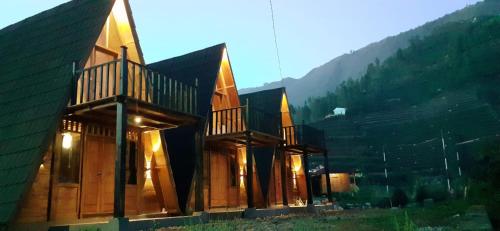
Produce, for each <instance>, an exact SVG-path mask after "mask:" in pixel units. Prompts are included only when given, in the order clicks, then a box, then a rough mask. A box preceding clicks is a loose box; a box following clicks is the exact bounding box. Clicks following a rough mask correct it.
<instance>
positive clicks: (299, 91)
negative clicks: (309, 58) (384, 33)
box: [240, 0, 500, 106]
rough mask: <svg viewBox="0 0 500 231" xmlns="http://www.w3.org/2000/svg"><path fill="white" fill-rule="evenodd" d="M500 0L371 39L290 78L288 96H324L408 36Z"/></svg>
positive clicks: (297, 101) (490, 10)
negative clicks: (360, 46)
mask: <svg viewBox="0 0 500 231" xmlns="http://www.w3.org/2000/svg"><path fill="white" fill-rule="evenodd" d="M499 14H500V0H486V1H484V2H480V3H477V4H475V5H471V6H468V7H466V8H464V9H462V10H459V11H456V12H454V13H451V14H449V15H446V16H443V17H441V18H439V19H437V20H435V21H432V22H429V23H426V24H424V25H423V26H420V27H418V28H415V29H413V30H409V31H406V32H403V33H400V34H399V35H396V36H392V37H388V38H386V39H384V40H382V41H379V42H376V43H372V44H370V45H368V46H366V47H364V48H362V49H359V50H357V51H354V52H353V53H350V54H344V55H341V56H339V57H337V58H335V59H333V60H331V61H330V62H328V63H326V64H323V65H321V66H319V67H317V68H314V69H313V70H311V71H310V72H309V73H308V74H307V75H305V76H304V77H302V78H299V79H293V78H287V79H285V81H284V83H283V85H284V86H285V87H286V88H287V93H288V97H289V99H290V102H291V103H292V104H293V105H296V106H297V105H302V104H303V103H304V101H305V100H306V99H308V98H309V97H318V96H324V95H326V93H327V92H329V91H330V92H334V91H335V90H336V88H337V87H338V86H339V85H340V83H342V82H343V81H345V80H347V79H349V78H353V79H358V78H359V77H361V76H362V75H363V74H364V73H365V72H366V68H367V66H368V64H370V63H372V62H374V61H375V59H377V58H378V59H379V60H380V62H382V61H384V60H385V59H386V58H388V57H390V56H392V55H394V54H395V53H396V52H397V50H398V49H400V48H406V47H408V46H409V44H410V42H409V40H410V39H411V38H414V37H425V36H427V35H429V34H430V33H431V32H432V31H434V29H435V28H437V27H440V26H442V25H444V24H446V23H449V22H457V21H461V20H469V19H472V18H474V17H478V16H486V15H490V16H491V15H499ZM280 86H281V82H279V81H278V82H272V83H268V84H265V85H264V86H261V87H256V88H247V89H241V90H240V93H248V92H254V91H259V90H265V89H271V88H276V87H280Z"/></svg>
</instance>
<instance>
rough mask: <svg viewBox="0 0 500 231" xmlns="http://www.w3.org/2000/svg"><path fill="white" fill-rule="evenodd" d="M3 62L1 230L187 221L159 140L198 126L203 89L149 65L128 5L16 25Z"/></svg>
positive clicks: (108, 0)
mask: <svg viewBox="0 0 500 231" xmlns="http://www.w3.org/2000/svg"><path fill="white" fill-rule="evenodd" d="M0 54H2V55H1V57H0V70H1V72H2V74H1V75H0V95H1V96H0V117H1V118H2V120H1V121H2V122H0V123H1V125H0V229H2V227H7V226H8V227H21V226H23V224H38V223H44V224H47V222H49V223H50V224H60V223H75V222H85V221H86V219H87V218H89V219H90V218H92V219H93V221H96V220H107V219H109V218H111V217H115V218H121V217H125V216H126V217H132V218H133V217H137V218H140V217H148V216H149V215H151V214H159V213H161V214H163V215H170V214H180V213H181V212H182V211H181V209H180V206H179V202H178V198H177V193H176V187H175V182H174V178H173V174H172V171H171V168H170V162H169V161H170V160H169V158H168V157H169V156H168V155H167V153H166V143H167V142H168V141H166V140H165V138H164V137H163V136H161V135H160V134H161V133H160V132H161V131H163V130H169V129H176V128H178V127H183V126H190V125H192V124H197V123H199V122H198V121H199V120H200V117H199V116H198V115H197V111H196V110H197V98H198V97H197V94H198V93H197V91H198V89H197V87H196V85H194V84H188V83H183V82H181V81H178V80H175V79H171V78H169V77H168V76H167V75H165V74H164V73H161V72H158V71H152V70H151V69H149V68H148V67H146V66H145V64H144V59H143V56H142V51H141V47H140V44H139V41H138V39H137V33H136V31H135V25H134V21H133V18H132V15H131V12H130V6H129V4H128V2H127V1H126V0H116V1H115V0H102V1H91V0H81V1H71V2H68V3H65V4H62V5H60V6H58V7H55V8H53V9H51V10H48V11H44V12H42V13H40V14H37V15H35V16H33V17H30V18H28V19H26V20H23V21H21V22H19V23H16V24H13V25H11V26H8V27H6V28H4V29H2V30H0ZM14 229H17V228H14Z"/></svg>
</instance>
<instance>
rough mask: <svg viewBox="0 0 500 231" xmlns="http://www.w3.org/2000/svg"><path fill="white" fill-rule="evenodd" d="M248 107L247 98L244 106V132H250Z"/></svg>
mask: <svg viewBox="0 0 500 231" xmlns="http://www.w3.org/2000/svg"><path fill="white" fill-rule="evenodd" d="M249 111H250V110H249V107H248V98H247V99H246V105H245V126H246V130H250V112H249Z"/></svg>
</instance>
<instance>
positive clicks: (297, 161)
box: [292, 155, 302, 172]
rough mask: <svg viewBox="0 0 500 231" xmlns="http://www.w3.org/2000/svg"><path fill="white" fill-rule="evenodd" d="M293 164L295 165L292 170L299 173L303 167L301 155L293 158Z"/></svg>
mask: <svg viewBox="0 0 500 231" xmlns="http://www.w3.org/2000/svg"><path fill="white" fill-rule="evenodd" d="M292 164H293V168H292V170H293V171H294V172H298V171H299V170H300V168H301V167H302V159H301V158H300V156H299V155H294V156H292Z"/></svg>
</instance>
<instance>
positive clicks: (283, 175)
mask: <svg viewBox="0 0 500 231" xmlns="http://www.w3.org/2000/svg"><path fill="white" fill-rule="evenodd" d="M279 153H280V156H279V158H280V171H281V194H282V198H283V206H287V205H288V190H287V183H286V182H287V179H288V177H287V175H286V172H287V171H286V152H285V147H284V146H283V143H281V144H280V146H279Z"/></svg>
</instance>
